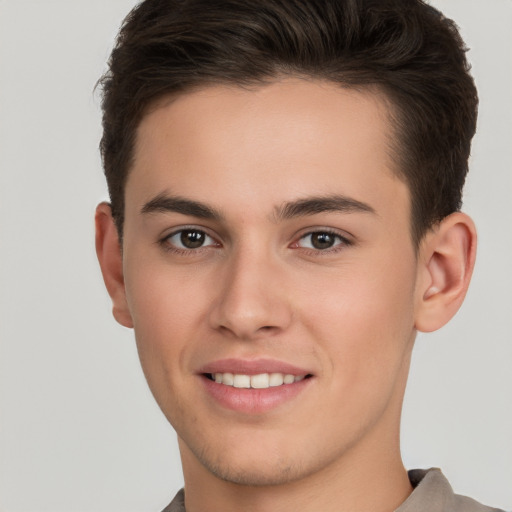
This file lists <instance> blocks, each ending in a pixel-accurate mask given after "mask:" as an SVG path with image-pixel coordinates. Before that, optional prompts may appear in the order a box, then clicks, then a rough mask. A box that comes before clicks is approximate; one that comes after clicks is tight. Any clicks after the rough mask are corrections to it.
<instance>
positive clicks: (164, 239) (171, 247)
mask: <svg viewBox="0 0 512 512" xmlns="http://www.w3.org/2000/svg"><path fill="white" fill-rule="evenodd" d="M183 231H197V232H200V233H204V234H205V235H206V237H208V238H210V239H211V240H213V242H214V243H209V244H207V245H202V246H200V247H198V248H196V249H189V248H185V247H179V246H177V245H175V244H173V243H171V242H170V241H169V240H170V239H171V238H172V237H173V236H176V235H178V234H180V233H181V232H183ZM157 243H158V244H159V245H161V246H162V247H163V248H164V249H165V250H167V251H173V252H178V253H194V252H196V253H197V252H199V251H201V249H207V248H209V247H215V246H217V247H220V246H221V243H220V242H219V240H218V237H217V236H214V235H213V234H212V233H211V232H210V230H209V229H208V228H205V227H203V226H197V225H184V226H176V227H174V228H173V229H172V230H170V231H168V232H166V233H165V234H164V235H162V236H161V237H159V239H158V241H157Z"/></svg>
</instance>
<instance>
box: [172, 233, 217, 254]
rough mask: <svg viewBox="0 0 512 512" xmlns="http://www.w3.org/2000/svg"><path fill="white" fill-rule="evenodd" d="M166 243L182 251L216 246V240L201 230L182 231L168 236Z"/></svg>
mask: <svg viewBox="0 0 512 512" xmlns="http://www.w3.org/2000/svg"><path fill="white" fill-rule="evenodd" d="M165 242H166V244H169V245H171V246H174V247H175V248H177V249H180V250H193V249H200V248H201V247H207V246H210V245H216V242H215V240H214V239H213V238H212V237H210V236H208V235H207V234H206V233H205V232H204V231H201V230H200V229H180V230H179V231H176V232H175V233H173V234H172V235H170V236H168V237H167V238H166V239H165Z"/></svg>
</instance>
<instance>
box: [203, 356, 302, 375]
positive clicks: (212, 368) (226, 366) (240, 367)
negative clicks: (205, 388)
mask: <svg viewBox="0 0 512 512" xmlns="http://www.w3.org/2000/svg"><path fill="white" fill-rule="evenodd" d="M198 373H201V374H204V373H233V374H241V375H258V374H261V373H284V374H290V375H310V374H311V372H310V371H308V370H306V369H304V368H300V367H298V366H295V365H293V364H290V363H286V362H284V361H279V360H277V359H253V360H248V359H219V360H217V361H212V362H211V363H207V364H205V365H204V366H203V367H201V368H200V369H199V372H198Z"/></svg>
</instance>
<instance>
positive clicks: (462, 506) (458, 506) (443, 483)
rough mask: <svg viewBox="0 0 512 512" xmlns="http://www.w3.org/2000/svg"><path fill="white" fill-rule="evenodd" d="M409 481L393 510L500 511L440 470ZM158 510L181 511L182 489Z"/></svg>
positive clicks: (418, 472)
mask: <svg viewBox="0 0 512 512" xmlns="http://www.w3.org/2000/svg"><path fill="white" fill-rule="evenodd" d="M409 480H410V481H411V484H412V486H413V488H414V490H413V492H412V493H411V495H410V496H409V497H408V498H407V499H406V500H405V501H404V502H403V503H402V505H400V507H398V508H397V509H396V511H395V512H503V511H502V510H500V509H497V508H491V507H486V506H485V505H481V504H480V503H478V502H476V501H475V500H473V499H471V498H466V497H465V496H460V495H459V494H454V492H453V489H452V488H451V486H450V484H449V483H448V480H446V477H445V476H444V475H443V473H441V470H440V469H437V468H432V469H413V470H411V471H409ZM162 512H185V494H184V492H183V489H181V491H179V492H178V494H177V495H176V497H175V498H174V499H173V500H172V502H171V503H170V504H169V505H168V506H167V507H166V508H165V509H164V510H163V511H162Z"/></svg>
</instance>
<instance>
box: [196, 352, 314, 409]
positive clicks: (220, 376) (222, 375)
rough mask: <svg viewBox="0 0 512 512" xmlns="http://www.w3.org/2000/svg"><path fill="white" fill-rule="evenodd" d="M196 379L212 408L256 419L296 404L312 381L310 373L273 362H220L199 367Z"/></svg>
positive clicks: (292, 366)
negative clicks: (198, 377)
mask: <svg viewBox="0 0 512 512" xmlns="http://www.w3.org/2000/svg"><path fill="white" fill-rule="evenodd" d="M199 376H200V377H201V380H202V382H203V385H204V387H203V389H204V391H205V392H206V396H207V397H208V401H209V403H210V404H212V406H213V407H216V406H215V405H213V404H217V405H218V406H221V408H222V409H223V410H224V409H229V410H231V411H235V412H237V413H241V414H245V415H255V414H256V415H258V416H259V415H261V414H264V413H269V412H271V411H274V410H276V411H277V410H280V407H281V406H285V404H291V403H296V402H295V400H296V398H297V397H298V396H299V395H300V396H304V393H307V389H310V388H312V382H313V381H314V380H315V379H314V374H313V373H312V372H310V371H308V370H306V369H304V368H299V367H297V366H294V365H291V364H288V363H287V362H285V361H278V360H273V359H258V360H243V359H223V360H219V361H215V362H212V363H209V364H207V365H206V366H204V367H203V368H201V369H200V370H199ZM212 399H213V400H212Z"/></svg>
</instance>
